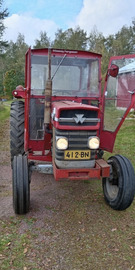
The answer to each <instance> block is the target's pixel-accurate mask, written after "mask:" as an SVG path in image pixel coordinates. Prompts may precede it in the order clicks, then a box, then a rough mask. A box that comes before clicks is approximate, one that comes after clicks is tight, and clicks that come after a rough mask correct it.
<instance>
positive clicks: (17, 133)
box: [10, 100, 24, 164]
mask: <svg viewBox="0 0 135 270" xmlns="http://www.w3.org/2000/svg"><path fill="white" fill-rule="evenodd" d="M10 153H11V164H12V162H13V158H14V156H17V155H18V154H24V102H23V101H21V100H19V101H14V102H12V104H11V110H10Z"/></svg>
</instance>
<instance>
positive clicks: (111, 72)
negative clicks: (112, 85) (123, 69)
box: [105, 64, 119, 81]
mask: <svg viewBox="0 0 135 270" xmlns="http://www.w3.org/2000/svg"><path fill="white" fill-rule="evenodd" d="M118 73H119V67H118V66H117V65H115V64H112V65H111V66H110V68H109V69H108V70H107V74H106V78H105V80H106V81H107V79H108V76H111V77H114V78H116V77H117V75H118Z"/></svg>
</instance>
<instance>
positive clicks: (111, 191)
mask: <svg viewBox="0 0 135 270" xmlns="http://www.w3.org/2000/svg"><path fill="white" fill-rule="evenodd" d="M108 163H109V164H110V166H111V173H110V177H109V178H103V179H102V185H103V193H104V198H105V201H106V202H107V204H109V205H110V206H111V207H112V208H113V209H115V210H125V209H126V208H128V207H129V206H130V205H131V203H132V201H133V199H134V195H135V173H134V169H133V166H132V164H131V162H130V161H129V160H128V159H127V158H126V157H123V156H121V155H116V156H112V157H110V158H109V160H108Z"/></svg>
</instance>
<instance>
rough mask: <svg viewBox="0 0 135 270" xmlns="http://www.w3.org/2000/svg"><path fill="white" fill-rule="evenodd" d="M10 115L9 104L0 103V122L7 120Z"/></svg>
mask: <svg viewBox="0 0 135 270" xmlns="http://www.w3.org/2000/svg"><path fill="white" fill-rule="evenodd" d="M9 115H10V104H8V103H7V102H4V103H1V102H0V122H1V121H3V120H6V119H7V118H9Z"/></svg>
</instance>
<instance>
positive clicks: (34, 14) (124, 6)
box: [3, 0, 135, 46]
mask: <svg viewBox="0 0 135 270" xmlns="http://www.w3.org/2000/svg"><path fill="white" fill-rule="evenodd" d="M4 7H6V8H7V9H8V11H9V16H8V17H7V18H6V19H5V20H4V25H5V26H6V30H5V33H4V39H5V40H8V41H10V40H12V41H13V42H16V40H17V36H18V34H19V33H21V34H23V35H24V37H25V42H26V43H27V44H28V45H29V46H33V45H34V44H35V40H36V39H39V38H40V32H41V31H43V32H44V31H45V32H46V33H47V36H48V37H50V38H51V40H54V38H55V33H56V32H57V30H58V29H62V30H63V31H65V30H67V29H68V28H70V27H72V28H73V29H75V28H76V27H77V26H80V28H81V29H83V30H84V31H86V32H87V35H89V33H90V32H91V31H92V30H93V28H94V27H96V28H97V30H98V31H99V32H101V33H102V34H103V35H104V36H108V35H112V34H115V33H117V32H118V31H119V30H120V29H121V28H122V26H124V25H126V26H130V25H132V20H133V19H134V18H135V0H71V1H70V0H3V8H4Z"/></svg>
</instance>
